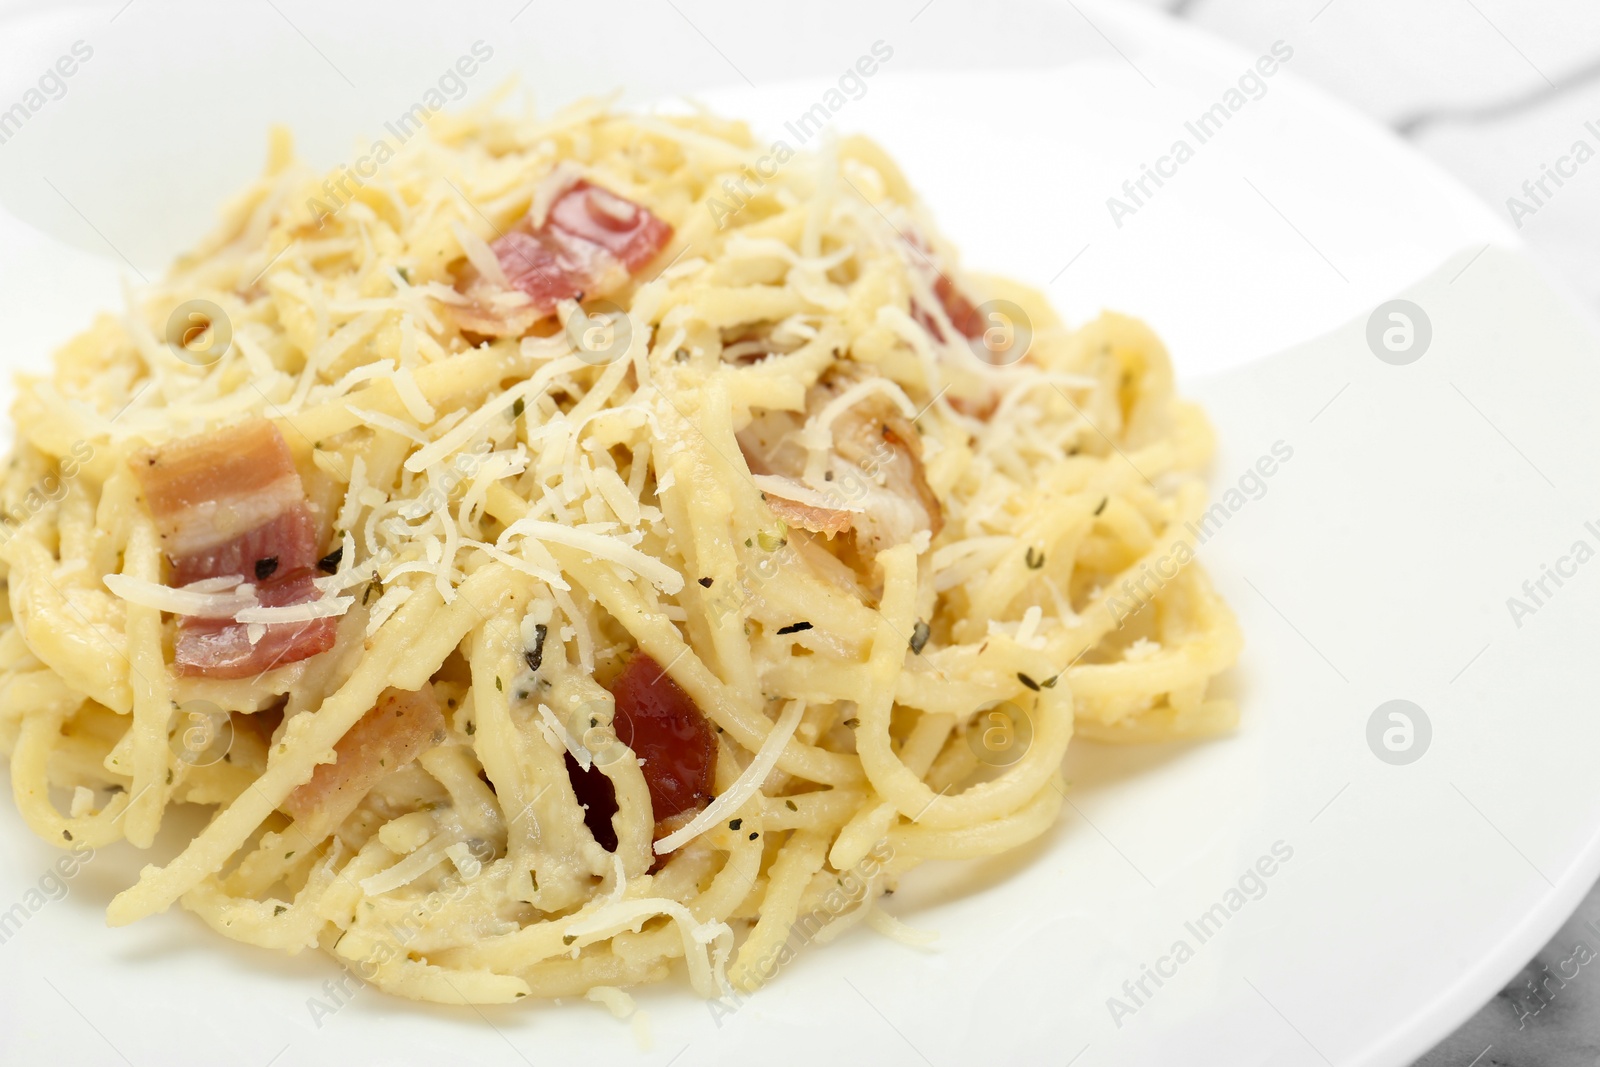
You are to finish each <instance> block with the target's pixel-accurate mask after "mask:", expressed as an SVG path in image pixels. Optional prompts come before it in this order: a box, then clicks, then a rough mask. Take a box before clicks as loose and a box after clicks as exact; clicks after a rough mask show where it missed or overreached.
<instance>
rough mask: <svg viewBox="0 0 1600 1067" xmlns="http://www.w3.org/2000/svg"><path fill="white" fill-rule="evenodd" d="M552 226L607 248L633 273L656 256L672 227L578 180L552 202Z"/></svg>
mask: <svg viewBox="0 0 1600 1067" xmlns="http://www.w3.org/2000/svg"><path fill="white" fill-rule="evenodd" d="M546 225H547V227H548V228H549V229H551V230H555V231H557V232H559V233H563V234H567V235H569V236H571V237H574V238H577V239H579V240H582V241H586V242H588V243H590V244H593V245H598V246H599V247H601V248H603V249H605V250H606V251H607V252H609V253H610V254H611V255H612V256H613V257H615V258H616V259H618V260H619V261H621V263H622V265H623V266H624V267H626V268H627V269H628V271H629V272H630V273H632V272H635V271H637V270H638V269H639V268H640V267H642V266H644V265H645V264H646V263H648V262H650V261H651V260H652V259H654V258H655V255H656V253H657V252H659V251H661V249H662V248H664V247H666V244H667V242H668V241H670V240H671V239H672V227H671V226H668V225H667V224H666V223H665V222H662V221H661V220H660V219H659V218H657V217H656V216H655V215H653V214H651V213H650V212H649V211H648V210H646V209H645V208H643V207H640V206H639V205H638V204H635V203H634V202H633V201H631V200H626V199H624V198H622V197H620V196H618V195H617V194H615V193H613V192H611V191H609V190H607V189H602V188H600V187H599V186H598V185H591V184H590V183H589V182H587V181H584V180H582V179H579V180H578V181H576V182H574V183H573V184H572V185H571V186H570V187H569V188H568V189H567V191H566V192H564V193H562V194H561V195H560V196H559V197H557V198H556V200H555V202H554V203H552V204H551V205H550V216H549V219H548V220H547V222H546Z"/></svg>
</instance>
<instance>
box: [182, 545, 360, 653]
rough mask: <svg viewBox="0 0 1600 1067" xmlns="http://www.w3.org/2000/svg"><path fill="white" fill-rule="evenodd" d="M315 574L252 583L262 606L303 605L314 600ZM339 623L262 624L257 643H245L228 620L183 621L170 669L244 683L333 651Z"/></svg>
mask: <svg viewBox="0 0 1600 1067" xmlns="http://www.w3.org/2000/svg"><path fill="white" fill-rule="evenodd" d="M315 577H316V572H315V571H313V570H311V569H309V568H304V567H303V568H301V569H300V570H297V571H292V572H290V573H289V574H286V575H284V576H283V577H281V578H274V579H272V580H271V581H267V582H260V583H257V584H256V597H257V598H258V599H259V600H260V601H261V605H262V607H268V608H276V607H283V606H285V605H289V604H304V603H307V602H308V601H312V600H315V599H317V595H318V594H317V587H316V586H315V585H314V584H313V581H312V580H313V579H314V578H315ZM338 630H339V620H338V619H335V618H323V619H309V620H307V621H305V622H274V623H268V624H266V629H265V632H264V633H263V634H262V635H261V640H259V641H257V642H256V643H255V644H253V645H252V644H251V643H250V634H249V628H248V627H247V626H246V625H245V624H244V623H238V622H234V621H233V620H232V619H207V618H203V617H199V616H185V617H184V618H183V619H182V621H180V622H179V623H178V637H177V640H176V641H175V642H174V643H173V657H172V658H173V664H174V666H176V667H177V669H178V673H179V674H182V675H204V676H205V677H207V678H249V677H251V676H252V675H257V674H260V673H262V672H263V671H270V670H271V669H272V668H274V667H277V666H279V665H280V664H284V663H294V662H296V661H298V660H303V659H306V658H308V657H311V656H315V655H316V654H317V653H319V652H326V651H328V649H330V648H332V647H333V643H334V638H335V637H336V636H337V635H338Z"/></svg>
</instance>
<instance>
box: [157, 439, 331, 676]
mask: <svg viewBox="0 0 1600 1067" xmlns="http://www.w3.org/2000/svg"><path fill="white" fill-rule="evenodd" d="M130 464H131V466H132V469H133V473H134V475H135V477H136V478H137V480H138V482H139V485H140V488H141V489H142V490H143V493H144V499H145V503H146V505H147V506H148V507H149V508H150V514H151V517H152V518H153V519H154V520H155V526H156V533H157V534H158V536H159V537H160V539H161V548H162V554H163V555H164V556H165V557H166V559H167V562H168V564H169V566H170V577H169V578H168V583H169V584H171V585H174V586H180V585H187V584H189V583H190V582H196V581H199V580H201V579H204V578H221V577H226V576H229V575H238V576H239V577H241V578H242V579H243V580H244V581H246V582H250V583H252V584H254V585H255V586H256V589H257V595H258V596H259V598H260V600H261V602H262V604H264V605H266V606H268V607H283V606H287V605H291V604H303V603H307V602H309V601H312V600H316V599H317V597H318V592H317V589H316V587H315V586H314V585H313V584H312V577H313V574H314V572H313V571H312V569H311V568H313V567H314V566H315V565H316V562H317V532H316V523H315V520H314V519H313V518H312V515H311V509H310V507H309V506H308V505H307V503H306V494H305V487H304V486H303V485H302V484H301V482H300V474H299V472H298V471H297V470H296V469H295V466H294V459H293V457H292V456H291V455H290V454H289V446H288V445H287V444H285V443H284V440H283V435H282V434H280V433H279V432H278V429H277V427H275V426H273V425H272V423H270V422H268V421H266V420H265V419H252V420H250V421H249V422H245V423H241V424H239V425H237V426H231V427H227V428H226V429H222V430H218V431H216V432H213V433H208V434H201V435H199V436H196V437H188V438H184V439H182V440H179V441H173V442H170V443H168V444H165V445H163V446H161V447H160V448H153V449H148V450H146V451H143V452H140V453H139V454H137V455H136V456H134V457H133V459H132V460H130ZM337 626H338V620H336V619H332V618H327V619H313V620H311V621H309V622H302V623H272V624H269V625H268V626H267V627H266V628H265V631H264V633H263V635H262V637H261V639H260V640H258V641H256V642H255V643H253V644H252V643H251V641H250V639H249V630H248V628H247V627H246V626H245V625H244V624H241V623H236V622H234V621H233V620H231V619H204V618H193V617H184V618H183V619H182V620H180V622H179V624H178V638H177V641H176V644H175V654H174V666H175V667H176V668H177V670H178V672H179V673H180V674H190V675H204V676H206V677H211V678H244V677H248V676H250V675H252V674H259V673H260V672H261V671H264V670H268V669H270V668H272V667H274V666H277V665H279V664H283V663H293V662H296V661H297V660H302V659H306V658H307V657H309V656H314V655H316V654H317V653H319V652H325V651H327V650H328V649H329V648H331V647H332V646H333V641H334V633H335V630H336V628H337Z"/></svg>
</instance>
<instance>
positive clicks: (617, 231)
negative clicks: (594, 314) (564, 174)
mask: <svg viewBox="0 0 1600 1067" xmlns="http://www.w3.org/2000/svg"><path fill="white" fill-rule="evenodd" d="M671 239H672V227H671V226H669V225H668V224H667V223H666V222H664V221H662V220H661V219H660V218H658V217H657V216H655V215H654V214H652V213H651V212H650V211H649V209H647V208H645V207H642V206H640V205H639V204H635V203H634V202H633V201H631V200H627V199H625V198H623V197H620V196H618V195H617V194H615V193H613V192H610V191H609V190H606V189H602V188H601V187H600V186H598V185H594V184H592V183H590V182H588V181H586V180H584V179H581V178H580V179H577V180H576V181H574V182H573V183H572V184H571V185H569V186H568V187H567V188H566V189H564V190H562V192H561V193H560V194H559V195H557V196H556V197H555V199H554V200H553V201H552V202H551V205H550V210H549V213H548V214H547V215H546V217H545V220H544V223H543V224H542V225H541V226H539V227H538V228H537V229H535V228H534V227H533V224H532V220H531V219H525V220H523V222H522V223H521V224H520V225H519V226H518V227H517V228H516V229H514V230H512V231H511V232H510V233H507V234H505V235H504V236H502V237H500V238H498V239H497V240H495V241H494V242H493V243H492V244H490V245H489V248H490V249H491V250H492V251H493V252H494V254H495V258H496V259H497V260H498V261H499V263H500V269H501V270H502V271H504V272H505V275H506V279H507V280H508V281H509V282H510V283H511V285H512V286H513V287H514V288H516V289H518V290H521V291H522V292H523V293H525V294H526V295H527V297H528V300H529V303H527V304H524V305H521V306H511V307H505V306H495V305H493V303H492V301H493V298H494V296H495V295H496V294H497V293H498V292H499V290H498V289H496V288H495V287H494V286H492V285H491V284H490V283H489V282H487V281H486V280H485V279H483V278H482V277H479V276H478V275H477V274H476V273H475V272H472V271H471V270H470V269H469V270H468V271H467V272H466V273H465V274H464V275H463V276H462V277H463V282H464V288H463V289H462V292H463V293H464V294H465V295H466V296H469V297H471V298H472V299H473V305H472V306H469V307H466V308H459V309H456V312H455V314H456V320H457V322H458V324H460V325H461V327H462V328H463V329H470V330H472V331H473V332H474V333H479V334H483V335H485V336H520V335H521V334H523V333H526V332H527V331H528V329H529V328H530V327H532V326H533V324H534V323H536V322H537V321H539V320H540V319H542V318H545V317H546V316H548V315H550V314H553V313H554V312H555V310H556V305H557V304H558V303H560V302H561V301H563V300H584V299H586V298H593V297H597V296H604V295H606V294H607V293H611V292H615V291H616V290H618V289H620V288H622V286H624V285H626V284H627V283H628V280H629V279H630V278H631V277H632V276H633V275H634V274H635V273H637V272H638V271H639V269H640V268H642V267H643V266H644V265H645V264H647V263H649V262H650V260H652V259H654V258H655V256H656V254H657V253H659V252H660V251H661V249H662V248H664V247H665V246H666V244H667V242H668V241H669V240H671Z"/></svg>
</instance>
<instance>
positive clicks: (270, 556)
mask: <svg viewBox="0 0 1600 1067" xmlns="http://www.w3.org/2000/svg"><path fill="white" fill-rule="evenodd" d="M296 480H297V481H298V478H297V479H296ZM317 558H318V556H317V524H316V521H315V520H314V519H312V517H311V509H310V508H308V507H307V506H306V502H305V501H304V500H297V501H295V503H294V504H292V505H291V506H290V507H289V508H287V509H286V510H284V511H282V512H280V513H279V514H278V515H277V516H276V517H275V518H272V519H268V520H267V521H266V522H264V523H262V524H261V525H260V526H257V527H256V528H255V529H253V530H248V531H246V532H244V533H242V534H240V535H239V536H238V537H235V538H233V539H232V540H230V541H224V542H222V543H220V544H217V545H214V546H212V547H210V548H206V549H201V550H200V551H198V552H191V553H187V554H184V555H180V556H169V557H168V559H169V561H170V562H171V563H172V578H171V584H172V585H188V584H189V583H190V582H198V581H200V580H201V579H202V578H217V577H220V576H222V575H225V574H238V575H241V576H243V578H244V580H245V581H247V582H259V581H265V580H267V579H268V578H271V577H273V576H274V575H282V574H290V573H293V572H294V571H299V570H304V569H305V568H307V567H310V566H312V565H313V564H315V563H316V562H317ZM311 599H315V598H314V597H313V598H311Z"/></svg>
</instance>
